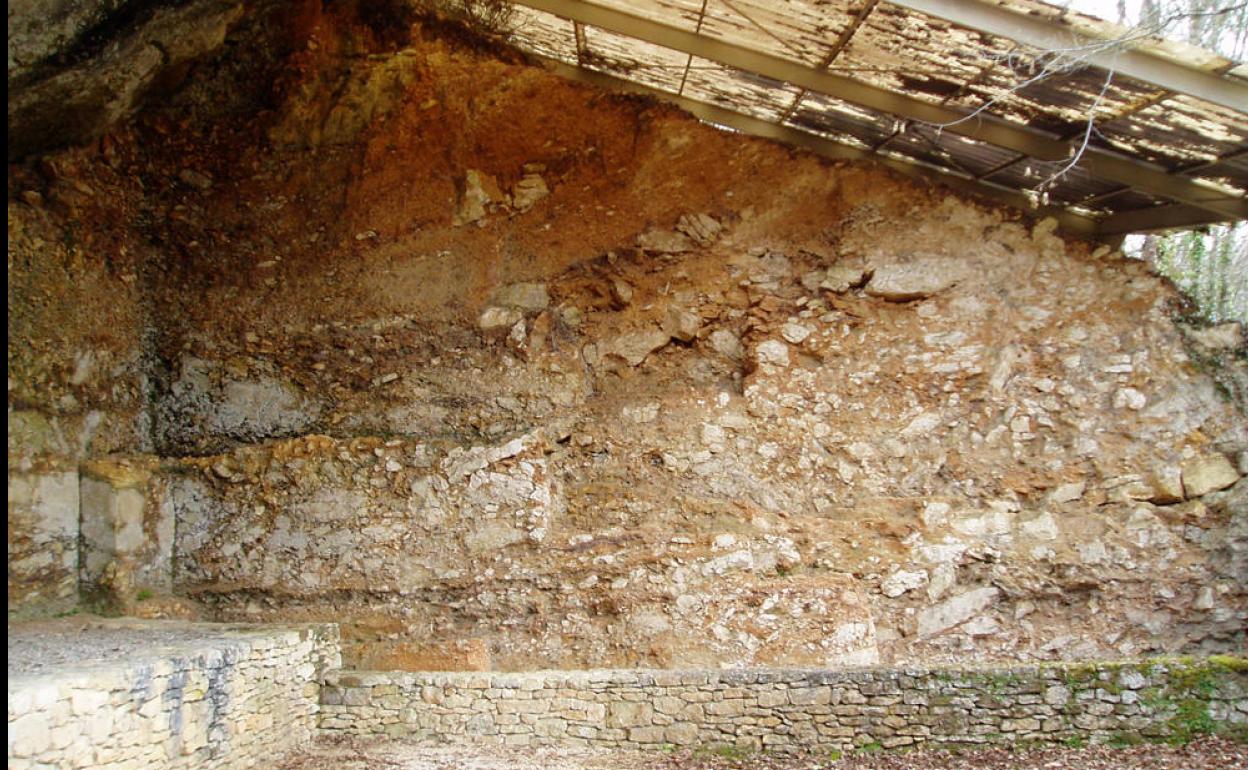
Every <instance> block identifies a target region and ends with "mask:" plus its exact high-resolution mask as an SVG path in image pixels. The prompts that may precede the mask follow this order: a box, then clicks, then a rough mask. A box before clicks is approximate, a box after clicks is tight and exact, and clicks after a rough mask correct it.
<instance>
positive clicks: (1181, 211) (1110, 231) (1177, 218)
mask: <svg viewBox="0 0 1248 770" xmlns="http://www.w3.org/2000/svg"><path fill="white" fill-rule="evenodd" d="M1218 221H1219V220H1215V219H1210V218H1209V213H1208V212H1206V211H1201V210H1200V209H1198V208H1195V207H1193V206H1182V205H1178V206H1153V207H1150V208H1146V209H1137V210H1134V211H1123V212H1120V213H1118V214H1110V215H1109V216H1107V217H1105V218H1104V219H1102V220H1100V225H1099V226H1098V228H1097V232H1098V234H1100V235H1101V236H1104V237H1111V236H1115V235H1125V234H1126V233H1140V232H1148V231H1156V230H1175V229H1178V228H1182V227H1197V226H1199V225H1212V224H1217V222H1218Z"/></svg>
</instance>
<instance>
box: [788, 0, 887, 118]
mask: <svg viewBox="0 0 1248 770" xmlns="http://www.w3.org/2000/svg"><path fill="white" fill-rule="evenodd" d="M879 4H880V0H867V1H866V2H865V3H863V5H862V7H861V8H859V9H858V13H856V14H855V15H854V18H853V19H851V20H850V22H849V24H848V25H847V26H846V27H845V29H843V30H841V34H839V35H837V36H836V41H835V42H834V43H832V48H831V49H830V50H829V51H828V53H827V55H826V56H824V57H823V59H821V60H820V61H819V65H818V68H819V69H821V70H826V69H827V68H828V67H831V66H832V63H833V62H835V61H836V57H838V56H840V55H841V51H844V50H845V46H847V45H849V41H851V40H853V39H854V35H855V34H857V33H858V28H859V27H861V26H862V23H863V22H864V21H866V20H867V17H868V16H870V15H871V12H872V11H874V10H875V6H877V5H879ZM808 93H810V92H809V91H807V90H806V89H805V88H803V89H802V90H800V91H798V92H797V95H796V96H794V97H793V101H792V102H791V103H790V104H789V106H788V107H787V108H785V110H784V112H783V113H782V114H781V115H780V119H779V120H778V121H777V122H778V123H787V122H789V118H791V117H793V113H794V112H797V107H798V105H799V104H801V103H802V100H803V99H805V98H806V94H808Z"/></svg>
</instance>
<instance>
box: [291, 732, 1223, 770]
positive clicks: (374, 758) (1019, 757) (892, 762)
mask: <svg viewBox="0 0 1248 770" xmlns="http://www.w3.org/2000/svg"><path fill="white" fill-rule="evenodd" d="M677 769H679V770H1248V744H1242V743H1232V742H1229V741H1226V740H1223V739H1221V738H1202V739H1200V740H1198V741H1194V742H1192V743H1190V744H1188V745H1186V746H1151V745H1150V746H1135V747H1131V748H1122V749H1116V748H1110V747H1107V746H1093V747H1088V748H1082V749H1068V748H1050V749H1034V750H1031V751H1013V750H1010V749H1008V748H996V749H983V750H977V751H965V752H956V753H955V752H948V751H931V752H908V753H880V754H867V755H858V756H851V757H846V758H844V759H839V760H830V759H828V758H827V757H826V756H825V757H815V756H778V755H755V756H751V757H745V758H738V759H732V758H727V757H721V756H717V755H714V754H709V753H700V752H689V751H675V752H659V751H652V752H637V751H610V750H606V749H574V748H557V749H556V748H527V749H521V748H478V747H448V746H422V745H418V744H410V743H400V742H394V741H367V740H360V739H346V740H341V739H338V740H326V741H322V742H320V743H318V744H317V745H316V746H314V747H312V748H310V749H308V750H306V751H304V752H301V753H299V754H296V755H292V756H289V757H287V758H286V759H285V760H284V761H282V762H280V763H279V764H278V765H276V766H275V767H274V768H272V770H677Z"/></svg>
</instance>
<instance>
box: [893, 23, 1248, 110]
mask: <svg viewBox="0 0 1248 770" xmlns="http://www.w3.org/2000/svg"><path fill="white" fill-rule="evenodd" d="M888 2H890V3H892V4H893V5H896V6H899V7H902V8H907V9H909V10H912V11H918V12H919V13H923V14H926V15H928V16H934V17H936V18H940V19H944V20H945V21H950V22H953V23H954V24H957V25H958V26H961V27H968V28H970V29H975V30H979V31H980V32H987V33H989V34H991V35H996V36H998V37H1004V38H1009V39H1010V40H1013V41H1015V42H1017V43H1022V44H1023V45H1026V46H1029V47H1031V48H1036V49H1039V50H1041V51H1052V50H1059V49H1060V50H1065V49H1070V48H1072V47H1084V46H1089V47H1091V48H1090V52H1089V53H1087V54H1085V55H1083V56H1082V57H1081V58H1082V59H1083V60H1084V61H1086V62H1087V63H1088V64H1091V65H1094V66H1096V67H1100V68H1102V69H1106V70H1112V71H1113V72H1116V73H1118V74H1121V75H1126V76H1127V77H1130V78H1134V79H1135V80H1139V81H1142V82H1145V83H1150V84H1152V85H1155V86H1157V87H1159V88H1162V89H1164V90H1166V91H1173V92H1176V93H1181V94H1187V95H1188V96H1194V97H1196V98H1198V99H1204V100H1205V101H1207V102H1212V103H1213V104H1217V105H1220V106H1222V107H1227V108H1229V109H1232V110H1235V111H1237V112H1248V83H1244V82H1242V81H1237V80H1236V79H1234V78H1230V77H1223V76H1222V75H1220V74H1218V73H1215V72H1209V71H1207V70H1202V69H1197V68H1195V67H1190V66H1187V65H1184V64H1179V63H1178V62H1174V61H1171V60H1169V59H1163V58H1161V57H1160V56H1154V55H1153V54H1150V53H1147V52H1145V51H1140V50H1133V49H1131V48H1130V45H1129V44H1123V45H1121V46H1105V44H1107V43H1110V42H1112V41H1109V40H1104V39H1098V38H1095V37H1091V36H1089V35H1087V34H1083V33H1080V32H1076V31H1075V30H1074V29H1059V28H1057V27H1056V25H1055V24H1054V23H1053V22H1052V21H1051V20H1047V19H1043V18H1038V17H1035V16H1026V15H1023V14H1022V13H1017V12H1015V11H1012V10H1009V9H1007V8H1003V7H1001V6H999V5H994V4H992V3H991V2H987V0H888ZM1098 44H1101V46H1100V47H1104V48H1105V50H1097V48H1098Z"/></svg>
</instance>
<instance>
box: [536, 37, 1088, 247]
mask: <svg viewBox="0 0 1248 770" xmlns="http://www.w3.org/2000/svg"><path fill="white" fill-rule="evenodd" d="M538 58H541V59H542V61H543V62H545V64H546V66H547V67H549V68H550V69H551V70H552V71H553V72H555V73H556V74H558V75H561V76H563V77H566V78H569V79H572V80H578V81H580V82H583V83H589V84H591V85H595V86H599V87H602V88H610V89H613V90H617V91H623V92H627V93H634V94H642V95H645V96H651V97H655V98H658V99H661V100H663V101H666V102H669V103H671V104H674V105H676V106H678V107H680V108H682V109H684V110H686V111H687V112H689V113H691V114H693V116H694V117H696V118H699V119H700V120H703V121H706V122H708V123H713V124H715V125H719V126H726V127H728V128H731V129H733V130H735V131H740V132H742V133H744V134H749V135H751V136H757V137H762V138H764V139H774V140H777V141H780V142H784V143H785V144H789V145H794V146H797V147H801V148H804V149H807V150H810V151H812V152H815V153H817V154H819V155H822V156H824V157H826V158H832V159H834V160H867V161H870V162H873V163H879V164H881V165H884V166H887V167H889V168H891V169H892V170H894V171H897V172H900V173H902V174H904V175H906V176H909V177H916V178H920V179H925V180H929V181H935V182H939V183H941V184H945V185H948V186H949V187H952V188H954V189H956V190H960V191H962V192H964V193H967V194H969V195H972V196H980V197H983V198H985V199H987V200H990V201H992V202H994V203H998V204H1003V205H1006V206H1010V207H1013V208H1016V209H1023V210H1026V211H1028V212H1032V213H1034V214H1036V215H1038V216H1051V217H1054V218H1055V219H1057V221H1058V224H1059V225H1060V226H1061V227H1062V229H1063V230H1064V231H1066V232H1068V233H1070V234H1071V235H1076V236H1080V237H1084V238H1095V237H1096V236H1097V235H1098V233H1099V230H1098V226H1097V221H1096V220H1094V219H1091V218H1088V217H1085V216H1082V215H1079V214H1075V213H1074V212H1071V211H1067V210H1065V209H1062V208H1057V207H1043V206H1041V207H1039V208H1034V207H1033V205H1032V204H1033V202H1032V200H1031V199H1030V198H1028V197H1027V196H1026V195H1023V194H1022V193H1020V192H1018V191H1017V190H1012V189H1009V188H1007V187H1002V186H999V185H993V184H991V183H985V182H976V181H975V180H973V179H970V178H968V177H964V176H960V175H957V174H953V173H950V172H948V171H945V170H943V169H938V168H935V167H932V166H924V165H919V164H917V163H907V162H904V161H900V160H897V159H895V158H888V157H883V156H880V155H873V154H872V153H871V152H870V151H868V150H862V149H859V148H857V147H852V146H850V145H848V144H841V143H840V142H837V141H833V140H831V139H825V138H823V137H820V136H816V135H814V134H810V133H807V132H805V131H799V130H797V129H794V128H789V127H787V126H781V125H778V124H776V123H773V122H771V121H768V120H762V119H760V118H756V117H753V116H751V115H746V114H744V113H740V112H735V111H733V110H728V109H724V108H723V107H717V106H715V105H713V104H708V103H706V102H701V101H698V100H696V99H690V98H689V97H687V96H678V95H676V94H674V93H671V92H669V91H661V90H659V89H657V88H651V87H650V86H644V85H641V84H640V83H634V82H633V81H631V80H624V79H622V78H617V77H614V76H612V75H605V74H603V73H600V72H593V71H590V70H586V69H581V68H579V67H573V66H571V65H568V64H564V63H563V62H561V61H558V60H556V59H549V58H546V57H538Z"/></svg>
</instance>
